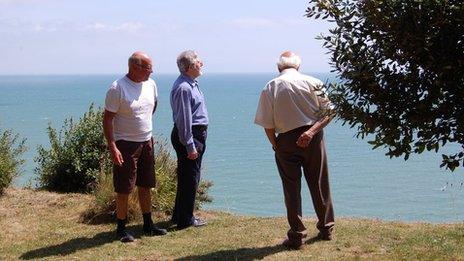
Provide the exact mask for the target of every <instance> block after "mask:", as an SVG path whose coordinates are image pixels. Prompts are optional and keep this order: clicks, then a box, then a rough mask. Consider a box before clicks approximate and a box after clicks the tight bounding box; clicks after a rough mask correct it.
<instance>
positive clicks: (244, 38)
mask: <svg viewBox="0 0 464 261" xmlns="http://www.w3.org/2000/svg"><path fill="white" fill-rule="evenodd" d="M307 5H308V2H307V1H295V0H291V1H277V0H268V1H265V0H262V1H253V0H248V1H245V0H234V1H219V0H217V1H213V0H198V1H180V0H167V1H161V0H158V1H156V0H154V1H148V0H147V1H116V0H113V1H107V0H102V1H98V0H94V1H87V0H80V1H68V0H61V1H58V0H0V35H1V40H0V57H1V60H0V74H3V75H5V74H88V73H91V74H100V73H122V72H125V71H126V66H127V63H126V61H127V57H128V56H129V55H130V54H131V53H132V52H133V51H135V50H143V51H145V52H147V53H148V54H149V55H150V56H151V57H152V58H153V60H154V66H155V73H176V72H177V68H176V65H175V59H176V57H177V55H178V54H179V53H180V52H181V51H183V50H187V49H194V50H197V51H198V53H199V54H200V56H201V57H202V58H203V60H204V63H205V68H204V71H205V73H207V72H212V73H256V72H274V71H275V62H276V59H277V57H278V55H279V54H280V53H281V52H282V51H285V50H293V51H295V52H297V53H299V54H300V55H301V57H302V60H303V63H302V69H301V70H302V71H305V72H327V71H329V70H330V67H329V65H328V58H329V57H328V55H326V54H325V52H326V50H324V49H323V48H322V42H321V41H319V40H316V39H315V37H316V36H317V35H319V34H320V33H322V32H327V30H328V28H329V27H330V24H328V23H327V22H324V21H314V20H311V19H308V18H305V17H304V13H305V9H306V8H307Z"/></svg>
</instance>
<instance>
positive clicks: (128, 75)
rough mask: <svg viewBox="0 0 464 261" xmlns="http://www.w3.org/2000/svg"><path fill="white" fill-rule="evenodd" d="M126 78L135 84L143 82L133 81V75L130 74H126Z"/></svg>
mask: <svg viewBox="0 0 464 261" xmlns="http://www.w3.org/2000/svg"><path fill="white" fill-rule="evenodd" d="M126 76H127V78H129V80H131V81H133V82H135V83H141V82H143V81H141V80H139V79H135V78H134V76H133V75H131V74H130V73H128V74H126Z"/></svg>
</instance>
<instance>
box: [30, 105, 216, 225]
mask: <svg viewBox="0 0 464 261" xmlns="http://www.w3.org/2000/svg"><path fill="white" fill-rule="evenodd" d="M102 120H103V110H102V109H95V108H94V107H93V105H90V108H89V110H88V111H87V112H86V113H84V115H83V117H82V118H80V119H79V121H78V122H77V123H74V122H73V120H72V118H70V119H66V120H65V121H64V124H63V126H62V128H61V130H60V131H59V132H58V131H57V130H55V129H53V128H52V127H51V126H48V137H49V139H50V144H51V147H50V149H45V148H44V147H42V146H40V147H39V148H38V153H39V155H38V156H37V157H36V161H37V162H38V164H39V166H38V167H37V168H36V173H37V175H38V181H39V187H41V188H44V189H48V190H52V191H59V192H84V193H86V192H92V193H93V195H94V196H95V202H94V205H93V206H92V207H91V208H90V209H89V210H88V211H87V212H86V213H84V216H83V217H84V220H85V221H86V222H94V221H95V222H96V221H98V220H100V221H102V220H101V218H100V217H103V218H104V219H106V218H107V217H108V215H107V214H108V213H112V212H114V210H115V208H116V205H115V193H114V187H113V179H112V168H113V164H112V161H111V158H110V153H109V151H108V149H107V146H106V143H105V138H104V135H103V126H102ZM155 140H157V139H155ZM166 143H167V142H166V140H162V141H157V142H156V143H155V162H156V163H155V168H156V170H155V171H156V181H157V186H156V188H155V189H154V190H153V191H152V203H153V208H154V210H156V211H159V212H164V213H167V214H169V212H170V211H171V209H172V207H173V206H174V201H175V197H176V189H177V175H176V167H177V163H176V161H175V159H174V158H172V157H171V154H170V152H169V149H168V145H167V144H166ZM211 185H212V183H211V182H208V181H206V182H202V183H201V184H200V188H199V189H198V194H197V202H196V208H200V207H201V205H202V204H203V203H205V202H211V198H210V197H209V196H208V193H207V191H208V189H209V188H210V187H211ZM128 209H129V218H132V217H134V216H138V215H140V210H139V204H138V199H137V193H132V194H131V195H130V197H129V207H128Z"/></svg>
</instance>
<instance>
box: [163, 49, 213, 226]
mask: <svg viewBox="0 0 464 261" xmlns="http://www.w3.org/2000/svg"><path fill="white" fill-rule="evenodd" d="M202 66H203V62H202V61H201V59H200V58H199V57H198V54H197V53H196V52H195V51H192V50H188V51H185V52H182V53H181V54H180V55H179V57H177V67H178V68H179V71H180V76H179V77H178V78H177V79H176V81H175V82H174V84H173V86H172V90H171V108H172V116H173V120H174V128H173V129H172V133H171V142H172V146H173V147H174V149H175V151H176V154H177V194H176V202H175V206H174V210H173V213H172V219H171V221H172V222H173V223H175V224H177V228H178V229H184V228H187V227H190V226H194V227H199V226H204V225H206V221H204V220H201V219H199V218H197V217H195V216H194V215H193V210H194V206H195V195H196V192H197V189H198V185H199V183H200V176H201V161H202V158H203V153H204V152H205V150H206V136H207V126H208V111H207V110H206V104H205V98H204V96H203V93H202V91H201V90H200V88H199V87H198V82H197V81H196V80H195V79H196V78H198V77H199V76H200V75H201V74H202V72H201V68H202Z"/></svg>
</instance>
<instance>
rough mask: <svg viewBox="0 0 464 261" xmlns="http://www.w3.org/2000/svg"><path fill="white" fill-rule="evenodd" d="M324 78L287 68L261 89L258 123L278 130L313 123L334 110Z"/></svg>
mask: <svg viewBox="0 0 464 261" xmlns="http://www.w3.org/2000/svg"><path fill="white" fill-rule="evenodd" d="M322 87H323V83H322V81H320V80H318V79H316V78H314V77H311V76H307V75H304V74H301V73H299V72H298V71H297V70H295V69H285V70H284V71H282V73H281V74H280V75H279V76H278V77H277V78H275V79H273V80H271V81H270V82H269V83H268V84H267V85H266V87H265V88H264V89H263V90H262V92H261V96H260V98H259V103H258V109H257V111H256V116H255V123H256V124H258V125H260V126H262V127H264V128H266V129H275V131H276V132H277V133H285V132H287V131H290V130H293V129H296V128H298V127H302V126H305V125H313V124H314V123H315V122H317V121H318V120H319V119H320V117H321V115H322V113H323V111H324V110H327V109H331V107H332V106H331V104H330V101H329V99H328V98H327V96H326V95H325V92H324V89H323V88H322Z"/></svg>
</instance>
